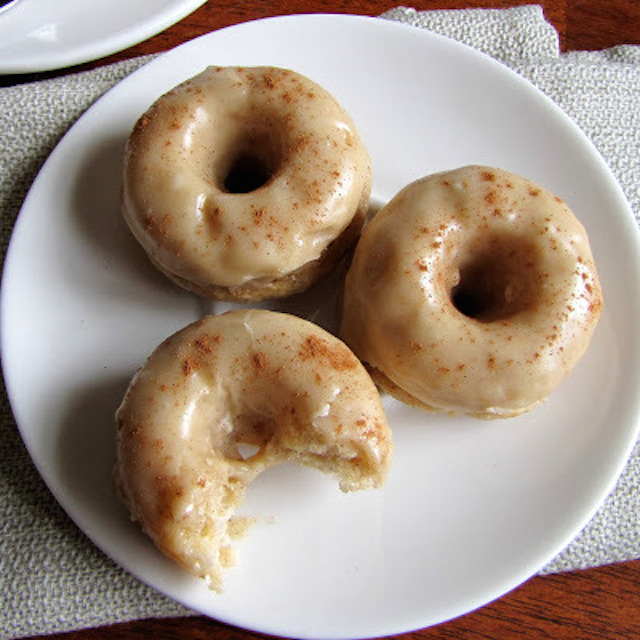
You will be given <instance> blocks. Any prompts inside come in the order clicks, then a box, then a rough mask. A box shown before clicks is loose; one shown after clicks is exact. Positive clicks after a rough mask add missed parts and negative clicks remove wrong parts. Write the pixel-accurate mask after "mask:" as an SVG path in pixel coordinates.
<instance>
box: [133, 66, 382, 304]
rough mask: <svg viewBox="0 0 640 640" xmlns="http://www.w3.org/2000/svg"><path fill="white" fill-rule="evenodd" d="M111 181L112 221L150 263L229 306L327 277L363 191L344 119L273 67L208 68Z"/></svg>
mask: <svg viewBox="0 0 640 640" xmlns="http://www.w3.org/2000/svg"><path fill="white" fill-rule="evenodd" d="M123 171H124V174H123V190H122V211H123V215H124V218H125V220H126V222H127V224H128V226H129V228H130V229H131V231H132V233H133V235H134V236H135V237H136V238H137V240H138V241H139V243H140V244H141V245H142V247H143V248H144V250H145V251H146V253H147V254H148V256H149V258H150V259H151V262H152V263H153V264H154V265H155V266H156V267H158V269H160V270H161V271H162V272H163V273H164V274H165V275H167V276H168V277H169V278H170V279H171V280H173V281H174V282H175V283H177V284H178V285H180V286H182V287H184V288H185V289H188V290H190V291H193V292H195V293H197V294H199V295H201V296H204V297H208V298H213V299H223V300H235V301H255V300H261V299H265V298H277V297H284V296H288V295H291V294H294V293H297V292H300V291H302V290H304V289H306V288H308V287H309V286H310V285H311V284H312V283H313V282H315V281H316V280H317V279H318V278H320V277H321V276H322V275H323V274H325V273H326V272H327V271H329V270H330V269H331V267H332V266H333V265H334V264H335V263H336V262H337V260H338V259H339V258H340V257H341V256H342V254H343V253H344V252H345V251H346V250H347V248H349V247H350V246H351V245H353V243H354V242H355V241H356V240H357V238H358V236H359V233H360V230H361V228H362V224H363V221H364V217H365V214H366V211H367V207H368V201H369V194H370V190H371V163H370V160H369V156H368V153H367V150H366V148H365V146H364V144H363V142H362V140H361V138H360V135H359V134H358V131H357V129H356V127H355V124H354V123H353V121H352V120H351V118H350V117H349V115H348V114H347V113H346V112H345V111H344V110H343V108H342V107H341V106H340V105H339V104H338V103H337V102H336V100H335V99H334V98H333V97H332V96H331V95H330V94H329V93H328V92H327V91H326V90H324V89H323V88H322V87H320V86H318V85H317V84H316V83H314V82H312V81H311V80H309V79H308V78H306V77H304V76H302V75H300V74H298V73H295V72H293V71H290V70H288V69H281V68H274V67H253V68H236V67H209V68H207V69H206V70H205V71H204V72H202V73H200V74H199V75H197V76H195V77H194V78H191V79H190V80H187V81H186V82H184V83H182V84H180V85H179V86H177V87H176V88H174V89H173V90H171V91H169V92H168V93H166V94H165V95H163V96H162V97H160V98H159V99H158V100H157V101H156V102H155V103H154V104H153V105H152V106H151V107H150V108H149V109H148V110H147V111H146V113H144V115H142V117H141V118H140V119H139V120H138V122H137V124H136V125H135V127H134V128H133V131H132V132H131V135H130V137H129V140H128V144H127V147H126V151H125V160H124V170H123Z"/></svg>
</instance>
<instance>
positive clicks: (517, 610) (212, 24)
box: [2, 0, 640, 640]
mask: <svg viewBox="0 0 640 640" xmlns="http://www.w3.org/2000/svg"><path fill="white" fill-rule="evenodd" d="M132 1H134V2H135V0H132ZM534 1H535V0H529V2H528V1H527V0H421V1H417V2H406V3H404V4H406V5H409V6H413V7H416V8H418V9H449V8H468V7H508V6H515V5H520V4H528V3H530V2H534ZM538 3H539V4H540V5H542V6H543V8H544V11H545V15H546V17H547V19H548V20H549V21H550V22H551V23H552V24H553V25H554V26H555V27H556V29H557V30H558V32H559V34H560V39H561V46H562V49H563V50H564V51H570V50H584V49H590V50H593V49H602V48H606V47H610V46H614V45H616V44H640V0H539V2H538ZM398 4H400V3H399V2H393V1H392V0H280V1H277V0H244V1H243V2H239V1H238V0H213V1H210V2H208V3H207V4H205V5H204V6H203V7H202V8H201V9H199V10H198V11H196V12H194V13H193V14H192V15H190V16H189V17H187V18H186V19H185V20H183V21H182V22H181V23H179V24H177V25H175V26H173V27H171V28H170V29H168V30H167V31H165V32H164V33H162V34H160V35H157V36H155V37H153V38H151V39H149V40H147V41H146V42H143V43H141V44H138V45H136V46H134V47H131V48H130V49H127V50H126V51H123V52H120V53H118V54H115V55H112V56H109V57H108V58H104V59H102V60H99V61H97V62H95V63H90V64H87V65H82V66H80V67H77V68H75V69H72V71H77V70H82V69H89V68H93V67H96V66H99V65H103V64H108V63H111V62H116V61H118V60H122V59H125V58H131V57H134V56H138V55H142V54H147V53H156V52H160V51H166V50H167V49H170V48H171V47H174V46H175V45H178V44H180V43H182V42H185V41H186V40H189V39H191V38H193V37H195V36H199V35H202V34H205V33H208V32H210V31H212V30H214V29H219V28H221V27H225V26H229V25H232V24H237V23H239V22H245V21H247V20H252V19H256V18H262V17H267V16H273V15H281V14H289V13H317V12H331V13H360V14H365V15H378V14H380V13H382V12H383V11H385V10H387V9H390V8H392V7H394V6H397V5H398ZM67 72H68V70H65V71H58V72H49V73H44V74H30V75H28V76H18V77H4V78H2V84H5V85H6V84H13V83H16V82H24V81H28V80H33V79H36V78H42V77H52V76H53V77H55V76H56V75H59V74H61V73H67ZM49 637H51V638H58V639H63V638H64V639H65V640H81V639H82V640H115V639H120V638H122V639H125V638H126V639H142V638H154V639H156V640H162V639H167V638H179V639H181V640H204V639H205V638H206V639H207V640H231V639H233V640H263V639H266V638H267V636H263V635H261V634H257V633H250V632H246V631H241V630H238V629H235V628H232V627H228V626H226V625H224V624H220V623H218V622H215V621H213V620H209V619H207V618H203V617H194V618H180V619H169V620H145V621H139V622H132V623H126V624H118V625H115V626H111V627H103V628H99V629H90V630H84V631H77V632H73V633H67V634H58V635H54V636H49ZM395 638H396V639H397V640H444V639H445V638H455V639H456V640H481V639H486V640H502V639H509V640H511V639H514V638H518V639H521V640H526V639H530V640H534V639H535V640H541V639H543V638H551V639H555V640H565V639H566V640H592V639H593V640H608V639H610V640H625V639H631V638H633V639H636V640H637V639H638V638H640V560H636V561H631V562H624V563H620V564H615V565H611V566H606V567H599V568H596V569H589V570H585V571H575V572H572V573H566V574H560V575H551V576H545V577H534V578H532V579H531V580H529V581H528V582H527V583H525V584H524V585H522V586H520V587H519V588H517V589H515V590H514V591H513V592H511V593H510V594H508V595H506V596H505V597H503V598H501V599H500V600H498V601H497V602H494V603H492V604H489V605H487V606H485V607H483V608H482V609H480V610H479V611H476V612H474V613H471V614H468V615H466V616H464V617H462V618H459V619H457V620H453V621H451V622H448V623H446V624H442V625H440V626H438V627H433V628H430V629H425V630H422V631H414V632H412V633H407V634H404V635H401V636H395Z"/></svg>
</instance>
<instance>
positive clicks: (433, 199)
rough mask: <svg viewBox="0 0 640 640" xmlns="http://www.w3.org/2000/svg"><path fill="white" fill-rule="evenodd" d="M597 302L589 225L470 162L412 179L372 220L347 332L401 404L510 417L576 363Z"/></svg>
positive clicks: (550, 199) (353, 279)
mask: <svg viewBox="0 0 640 640" xmlns="http://www.w3.org/2000/svg"><path fill="white" fill-rule="evenodd" d="M601 304H602V296H601V289H600V284H599V280H598V274H597V271H596V266H595V264H594V260H593V257H592V254H591V250H590V247H589V242H588V238H587V235H586V232H585V230H584V228H583V227H582V225H581V224H580V223H579V222H578V220H577V219H576V218H575V217H574V215H573V214H572V212H571V211H570V210H569V208H568V207H567V206H566V205H565V204H564V202H562V200H561V199H560V198H558V197H556V196H554V195H553V194H551V193H550V192H549V191H547V190H546V189H544V188H542V187H540V186H538V185H536V184H533V183H532V182H530V181H529V180H526V179H524V178H522V177H519V176H516V175H513V174H511V173H508V172H506V171H501V170H498V169H493V168H488V167H481V166H469V167H463V168H460V169H457V170H454V171H450V172H445V173H439V174H435V175H431V176H428V177H425V178H422V179H419V180H417V181H415V182H413V183H412V184H410V185H408V186H407V187H405V188H404V189H402V190H401V191H400V192H399V193H398V194H397V195H396V196H395V197H394V198H393V199H392V200H391V201H390V202H389V203H388V204H387V205H386V206H384V207H383V208H382V209H381V210H380V211H379V212H378V214H377V215H376V216H375V217H374V218H373V220H372V221H371V222H370V223H369V225H368V226H367V227H366V228H365V230H364V232H363V234H362V237H361V240H360V241H359V243H358V246H357V247H356V251H355V256H354V259H353V262H352V264H351V266H350V268H349V271H348V273H347V277H346V284H345V294H344V306H343V318H342V326H341V336H342V338H343V339H344V340H345V341H346V342H347V344H348V345H349V346H350V347H351V348H352V349H353V350H354V352H355V353H356V354H357V355H358V356H359V357H360V358H361V359H362V360H363V361H364V362H366V363H367V365H368V366H369V367H370V371H371V373H372V376H373V378H374V379H375V380H376V382H377V383H378V384H379V386H381V387H382V388H383V389H385V390H386V391H388V392H389V393H391V394H392V395H395V396H396V397H397V398H399V399H401V400H403V401H404V402H407V403H409V404H412V405H415V406H419V407H423V408H428V409H436V410H444V411H448V412H451V413H464V414H470V415H474V416H477V417H484V418H493V417H509V416H515V415H518V414H521V413H523V412H525V411H527V410H529V409H531V408H532V407H533V406H534V405H536V404H537V403H539V402H540V401H542V400H543V399H545V398H546V397H547V396H548V395H549V393H550V392H551V391H552V390H553V389H555V388H556V387H557V386H558V385H559V384H560V382H561V381H562V380H563V379H564V378H565V377H566V376H567V374H568V373H569V372H570V371H571V369H572V368H573V367H574V366H575V365H576V363H577V362H578V360H579V359H580V358H581V357H582V355H583V353H584V352H585V350H586V349H587V347H588V345H589V343H590V340H591V336H592V334H593V331H594V329H595V326H596V324H597V322H598V318H599V315H600V311H601Z"/></svg>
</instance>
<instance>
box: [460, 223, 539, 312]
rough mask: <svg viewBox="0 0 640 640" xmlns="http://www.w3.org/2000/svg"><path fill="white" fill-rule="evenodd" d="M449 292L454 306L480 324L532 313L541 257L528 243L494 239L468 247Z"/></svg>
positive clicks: (502, 237) (504, 237)
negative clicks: (455, 280)
mask: <svg viewBox="0 0 640 640" xmlns="http://www.w3.org/2000/svg"><path fill="white" fill-rule="evenodd" d="M458 273H459V282H458V284H456V285H455V286H454V287H453V288H452V289H451V301H452V303H453V306H454V307H455V308H456V309H457V310H458V311H459V312H460V313H462V314H463V315H464V316H466V317H468V318H472V319H474V320H477V321H479V322H495V321H500V320H505V319H508V318H511V317H513V316H515V315H518V314H521V313H524V312H527V311H531V310H533V309H534V307H535V305H536V300H538V299H539V295H540V282H541V273H540V255H539V251H538V249H537V247H536V246H535V245H534V244H533V243H532V242H530V241H529V240H527V239H525V238H522V237H518V236H513V235H507V234H505V235H495V236H491V237H490V238H488V239H486V240H481V241H479V242H476V243H475V244H473V245H471V246H470V247H469V248H468V250H467V251H466V252H465V258H464V259H463V260H461V262H460V265H459V268H458Z"/></svg>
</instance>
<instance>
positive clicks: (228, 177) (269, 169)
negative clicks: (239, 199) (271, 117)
mask: <svg viewBox="0 0 640 640" xmlns="http://www.w3.org/2000/svg"><path fill="white" fill-rule="evenodd" d="M274 126H275V125H274ZM281 164H282V152H281V149H280V145H279V144H278V143H277V141H276V139H275V137H274V136H273V135H272V134H271V133H270V132H269V131H263V132H252V133H250V134H249V135H247V136H246V137H245V138H242V139H240V140H236V141H235V142H234V143H233V144H231V145H230V148H229V150H228V152H227V153H225V154H223V161H222V162H221V165H220V167H219V169H218V186H219V188H220V189H221V190H222V191H224V192H226V193H251V192H253V191H257V190H258V189H260V188H261V187H264V186H265V185H266V184H268V183H269V181H270V180H271V178H273V176H274V175H275V174H276V173H277V171H278V169H279V167H280V166H281Z"/></svg>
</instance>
